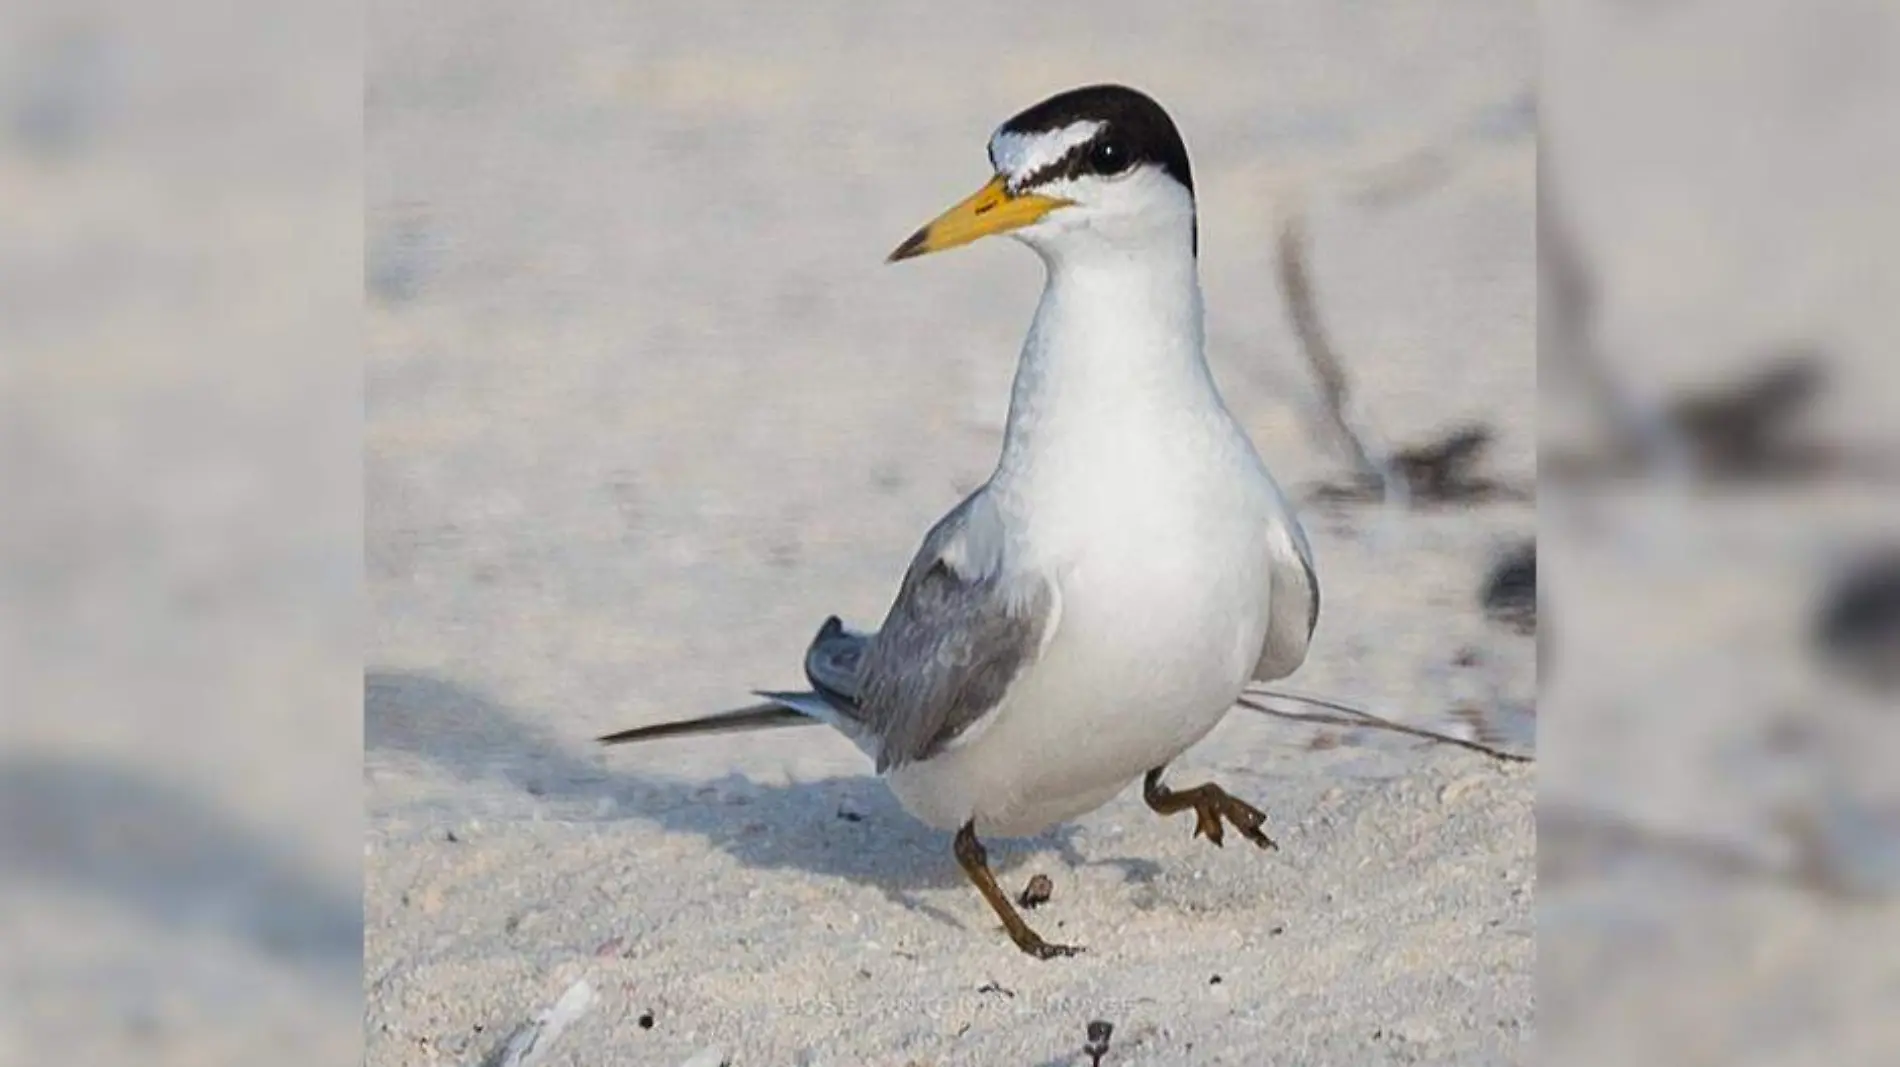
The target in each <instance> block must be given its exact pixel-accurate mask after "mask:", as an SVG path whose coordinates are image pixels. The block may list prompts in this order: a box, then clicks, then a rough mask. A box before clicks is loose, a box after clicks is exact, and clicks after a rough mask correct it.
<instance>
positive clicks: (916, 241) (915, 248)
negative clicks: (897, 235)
mask: <svg viewBox="0 0 1900 1067" xmlns="http://www.w3.org/2000/svg"><path fill="white" fill-rule="evenodd" d="M928 240H930V227H928V226H925V227H924V228H923V229H921V230H918V231H917V232H916V233H913V234H911V235H910V236H909V237H906V238H904V243H903V244H901V245H898V246H897V250H896V251H894V252H892V253H891V254H890V255H888V256H885V257H884V262H886V263H896V262H898V261H900V260H905V259H913V258H915V257H917V256H921V255H923V254H924V243H925V242H926V241H928Z"/></svg>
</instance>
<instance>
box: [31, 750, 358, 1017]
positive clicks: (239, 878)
mask: <svg viewBox="0 0 1900 1067" xmlns="http://www.w3.org/2000/svg"><path fill="white" fill-rule="evenodd" d="M10 882H17V883H22V884H35V885H39V886H42V887H48V888H51V889H52V890H54V891H57V892H62V893H72V894H76V895H79V896H81V897H88V898H95V899H100V900H104V901H106V902H108V903H110V904H112V905H114V906H116V907H118V908H120V909H123V910H125V911H127V912H129V913H131V914H133V915H135V916H137V917H139V918H141V919H143V920H144V921H145V922H148V923H151V924H153V925H154V926H157V927H161V928H164V929H168V930H174V931H181V932H184V933H187V934H201V935H207V936H212V937H224V938H228V939H230V940H232V941H233V942H235V943H236V944H239V945H242V946H244V947H246V948H249V949H251V950H252V951H254V952H256V953H257V954H259V955H260V956H261V957H262V958H264V959H266V960H269V961H272V962H274V963H276V964H278V965H280V966H282V967H285V968H288V969H290V970H292V971H294V972H295V973H297V974H299V975H301V976H303V977H306V978H309V979H312V980H315V981H316V982H317V983H319V984H320V986H321V987H322V988H323V989H324V990H325V991H327V992H328V993H330V994H332V995H334V994H336V993H338V992H339V991H353V990H356V989H359V988H360V985H361V975H362V949H363V918H362V915H363V913H362V902H361V898H360V897H359V896H358V886H356V885H355V884H352V883H351V882H347V881H343V882H339V881H338V880H337V879H336V878H335V877H334V876H330V875H325V874H323V873H321V872H319V871H317V870H315V869H313V868H311V867H309V866H308V865H307V864H306V863H305V862H303V861H302V860H300V859H299V858H298V857H297V855H296V854H295V851H294V850H293V849H291V848H288V847H286V846H285V845H283V844H282V843H280V842H277V841H274V840H272V839H270V838H268V837H267V836H265V835H263V834H260V833H258V832H257V831H255V830H252V829H250V828H247V827H245V826H244V825H243V822H242V819H241V818H239V817H238V816H237V814H236V813H234V812H230V811H227V810H224V809H222V808H220V807H218V806H217V805H215V804H213V803H211V802H210V801H208V800H207V799H204V798H201V797H197V796H194V795H192V794H190V793H188V792H186V791H185V790H183V789H180V788H178V787H176V786H174V785H171V784H169V783H166V782H163V781H160V780H158V779H157V778H155V777H153V776H152V775H150V774H149V773H147V772H146V771H145V770H144V769H142V768H138V767H134V766H130V765H125V764H115V763H107V762H96V761H92V760H88V759H83V758H77V757H62V756H28V755H25V754H21V755H8V756H0V886H4V885H6V884H7V883H10Z"/></svg>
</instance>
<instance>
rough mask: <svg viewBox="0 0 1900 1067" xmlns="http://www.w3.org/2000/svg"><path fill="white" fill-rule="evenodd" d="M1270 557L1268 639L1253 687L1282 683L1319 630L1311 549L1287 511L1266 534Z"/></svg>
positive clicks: (1255, 667)
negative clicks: (1271, 571)
mask: <svg viewBox="0 0 1900 1067" xmlns="http://www.w3.org/2000/svg"><path fill="white" fill-rule="evenodd" d="M1268 536H1269V538H1271V541H1270V543H1269V547H1270V548H1271V550H1272V552H1273V577H1272V585H1271V588H1270V589H1269V590H1268V593H1267V596H1268V601H1267V611H1268V612H1269V614H1270V619H1269V621H1268V623H1267V639H1266V641H1265V643H1264V645H1263V647H1262V648H1261V650H1260V660H1259V662H1258V663H1256V664H1255V665H1254V671H1253V676H1254V680H1255V681H1261V682H1271V681H1274V680H1276V679H1279V678H1285V677H1286V676H1287V675H1289V674H1292V673H1293V672H1294V671H1296V670H1298V669H1299V666H1300V664H1302V663H1304V662H1306V650H1307V647H1308V646H1309V645H1311V644H1312V642H1313V630H1314V629H1315V628H1317V627H1318V626H1319V575H1318V574H1317V573H1315V572H1314V570H1313V547H1312V546H1311V545H1309V544H1308V543H1307V541H1306V531H1305V530H1304V529H1301V527H1300V520H1299V519H1297V518H1295V517H1294V515H1293V512H1292V509H1290V508H1288V509H1285V510H1284V511H1283V512H1282V522H1281V524H1280V526H1279V527H1278V528H1276V529H1274V530H1272V531H1270V532H1269V534H1268Z"/></svg>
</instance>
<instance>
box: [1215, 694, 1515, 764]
mask: <svg viewBox="0 0 1900 1067" xmlns="http://www.w3.org/2000/svg"><path fill="white" fill-rule="evenodd" d="M1261 697H1266V698H1271V699H1275V700H1291V701H1294V702H1296V703H1301V704H1309V705H1312V706H1314V707H1320V708H1326V709H1328V710H1330V711H1333V712H1337V714H1331V715H1329V714H1327V713H1326V712H1313V711H1286V710H1284V709H1281V708H1276V707H1272V706H1270V705H1267V704H1262V703H1259V698H1261ZM1239 703H1240V706H1241V707H1244V708H1247V709H1249V710H1251V711H1258V712H1260V713H1262V714H1265V715H1272V716H1273V717H1275V718H1278V719H1288V720H1291V721H1293V722H1304V723H1315V724H1319V725H1324V726H1345V727H1364V728H1367V729H1373V730H1390V731H1392V732H1393V733H1400V734H1405V735H1407V736H1410V737H1418V738H1423V739H1425V740H1427V741H1438V742H1442V743H1444V744H1447V745H1457V746H1458V747H1459V748H1468V749H1470V750H1471V751H1473V752H1479V753H1483V754H1484V755H1486V756H1490V757H1491V758H1492V759H1495V760H1502V761H1504V762H1506V763H1530V762H1532V760H1533V759H1534V757H1532V756H1527V755H1522V754H1520V753H1516V752H1509V751H1506V750H1504V749H1501V748H1497V747H1494V746H1492V745H1488V744H1485V743H1484V742H1483V741H1473V740H1471V739H1470V738H1465V737H1454V736H1452V735H1451V734H1444V733H1439V732H1438V731H1436V730H1427V729H1425V728H1424V727H1422V726H1408V725H1406V724H1405V723H1402V722H1393V721H1392V720H1391V719H1387V718H1382V717H1381V716H1378V715H1374V714H1373V713H1371V712H1369V711H1364V710H1361V709H1359V708H1355V707H1353V706H1352V705H1350V704H1344V703H1341V702H1339V701H1336V700H1328V699H1326V698H1324V697H1316V696H1309V695H1307V694H1305V693H1283V692H1276V691H1274V690H1267V689H1262V690H1255V691H1253V692H1250V693H1245V694H1242V695H1241V697H1240V701H1239Z"/></svg>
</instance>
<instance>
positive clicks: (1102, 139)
mask: <svg viewBox="0 0 1900 1067" xmlns="http://www.w3.org/2000/svg"><path fill="white" fill-rule="evenodd" d="M989 156H990V165H991V166H992V167H993V168H994V169H995V171H996V176H995V177H994V178H993V179H991V181H990V182H989V184H987V185H985V186H984V187H983V188H982V189H980V190H978V191H977V192H976V194H975V195H973V196H971V197H969V198H968V199H966V200H964V201H963V202H962V203H959V204H957V205H956V206H955V207H953V208H951V209H950V210H949V211H946V212H944V213H943V214H942V215H940V216H938V217H937V218H936V219H935V220H934V221H932V222H931V223H930V224H928V225H926V226H924V227H923V228H922V229H920V230H918V231H917V232H916V233H914V234H912V235H911V236H910V238H909V239H908V240H906V241H905V242H904V243H903V244H902V245H899V246H898V248H897V251H895V252H893V253H891V257H890V258H891V259H892V260H899V259H910V258H912V257H914V256H921V255H925V254H927V253H930V252H940V251H942V250H944V249H946V248H955V247H957V246H958V245H962V244H967V243H969V242H971V241H974V240H976V239H977V238H979V237H986V236H989V235H991V234H997V233H1010V232H1015V233H1016V236H1018V237H1019V238H1021V239H1023V240H1024V241H1025V242H1027V243H1029V244H1031V245H1039V244H1040V243H1047V242H1049V241H1053V240H1054V239H1055V238H1056V237H1057V236H1058V235H1059V234H1060V233H1063V232H1073V231H1077V230H1089V231H1093V232H1098V233H1099V234H1100V235H1102V236H1104V237H1105V238H1106V239H1108V240H1111V241H1113V240H1119V241H1120V242H1121V243H1124V244H1126V243H1129V242H1131V241H1145V240H1147V239H1150V238H1152V237H1153V236H1154V233H1155V231H1156V230H1158V229H1160V228H1163V227H1165V226H1167V225H1168V224H1170V223H1179V222H1185V227H1184V230H1183V232H1185V234H1186V237H1187V240H1188V243H1189V248H1190V251H1191V250H1192V248H1193V243H1194V239H1195V234H1194V178H1193V172H1192V169H1191V168H1190V167H1189V165H1188V155H1187V146H1186V145H1185V144H1183V143H1182V141H1181V134H1180V132H1179V131H1178V130H1176V129H1175V126H1174V120H1173V119H1171V118H1169V117H1168V113H1167V112H1166V111H1164V110H1162V107H1161V105H1160V104H1157V103H1155V101H1154V100H1153V98H1151V97H1149V96H1148V95H1147V94H1145V93H1142V92H1138V91H1137V90H1134V89H1130V88H1127V87H1125V86H1120V85H1091V86H1087V87H1084V88H1081V89H1071V90H1069V91H1068V92H1065V93H1058V94H1056V95H1055V96H1052V97H1050V98H1049V99H1047V100H1044V101H1043V102H1041V103H1039V104H1037V105H1035V106H1034V107H1031V108H1028V109H1027V110H1025V111H1022V112H1020V113H1018V114H1017V115H1016V116H1015V117H1013V118H1011V119H1010V120H1009V121H1008V122H1005V123H1003V125H1002V126H1001V127H999V128H998V129H997V130H996V132H995V134H994V135H992V136H991V137H990V144H989ZM1135 222H1140V223H1143V225H1132V223H1135Z"/></svg>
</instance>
